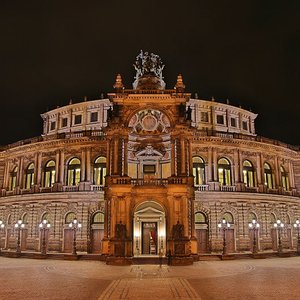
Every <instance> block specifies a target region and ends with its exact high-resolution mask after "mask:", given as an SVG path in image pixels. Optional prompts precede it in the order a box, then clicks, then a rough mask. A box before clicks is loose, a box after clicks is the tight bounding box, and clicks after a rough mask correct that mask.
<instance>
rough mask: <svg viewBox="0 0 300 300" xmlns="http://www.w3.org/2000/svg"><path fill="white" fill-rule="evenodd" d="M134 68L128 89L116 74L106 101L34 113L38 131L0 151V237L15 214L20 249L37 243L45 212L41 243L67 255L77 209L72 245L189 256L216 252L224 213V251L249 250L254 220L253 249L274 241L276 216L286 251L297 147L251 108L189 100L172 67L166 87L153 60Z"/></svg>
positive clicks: (8, 241) (7, 234)
mask: <svg viewBox="0 0 300 300" xmlns="http://www.w3.org/2000/svg"><path fill="white" fill-rule="evenodd" d="M145 55H148V54H146V53H145ZM159 66H160V67H161V65H158V66H157V65H156V68H158V67H159ZM136 69H137V76H136V80H135V83H134V87H135V88H134V89H125V88H124V86H123V84H122V78H121V76H120V75H118V76H117V79H116V83H115V85H114V89H115V90H114V93H111V94H108V97H107V98H106V99H99V100H93V101H84V102H81V103H76V104H72V103H70V104H69V105H67V106H64V107H61V108H56V109H54V110H52V111H49V112H47V113H44V114H42V119H43V121H44V130H43V134H42V135H41V136H40V137H37V138H32V139H28V140H24V141H20V142H17V143H14V144H11V145H8V146H6V147H4V148H3V149H2V151H1V152H0V186H1V197H0V220H2V221H3V222H4V223H5V230H4V232H3V233H2V234H1V245H0V247H1V248H3V249H11V250H13V249H15V248H16V234H17V233H16V230H14V224H15V223H16V222H17V220H18V219H21V220H22V221H23V223H25V229H23V230H22V232H21V249H22V251H24V250H31V251H40V250H41V235H40V230H39V227H38V224H39V223H40V222H41V220H43V219H47V220H48V221H49V222H50V223H51V229H50V230H49V232H48V234H47V248H48V251H56V252H65V253H70V252H72V239H73V232H72V230H71V229H70V228H69V226H68V224H69V223H70V222H71V221H72V220H73V219H74V218H75V217H76V218H77V219H78V220H79V221H80V222H81V223H82V228H81V230H80V231H79V232H78V236H77V249H78V250H79V251H83V252H88V253H102V254H104V255H110V256H111V257H117V256H121V257H123V256H125V257H140V256H145V255H146V256H148V255H150V256H151V255H154V256H155V255H158V254H162V255H166V254H167V253H168V252H169V250H170V252H171V253H172V255H173V256H178V257H189V256H190V255H197V254H201V253H220V252H221V251H222V250H223V235H222V234H223V233H222V231H220V230H219V228H218V223H219V222H220V221H221V220H222V219H223V218H225V219H226V220H227V221H228V222H229V223H230V228H229V229H228V230H227V231H226V242H227V245H226V246H227V253H241V252H246V251H251V250H252V247H253V233H252V231H251V230H249V228H248V223H249V222H250V221H251V220H252V219H256V220H257V221H258V222H259V223H260V230H259V232H258V236H257V246H258V250H259V251H267V250H274V251H277V248H278V236H277V234H278V232H277V231H276V230H275V229H274V227H273V223H274V222H275V221H276V220H277V219H280V220H281V221H282V222H283V223H284V224H285V227H284V229H283V230H282V231H281V242H282V246H283V249H295V248H296V246H297V234H296V232H295V230H294V229H293V226H292V224H293V223H294V222H295V220H296V219H297V218H299V217H300V204H299V202H300V200H299V191H300V155H299V154H300V152H299V147H293V146H289V145H287V144H284V143H281V142H279V141H274V140H270V139H266V138H262V137H259V136H257V135H256V133H255V118H256V116H257V115H256V114H254V113H253V112H250V111H246V110H244V109H242V108H237V107H234V106H231V105H229V104H223V103H218V102H216V101H214V99H212V100H211V101H207V100H200V99H193V98H192V97H191V94H189V93H186V92H185V86H184V84H183V80H182V77H181V76H180V75H179V76H178V78H177V82H176V85H175V87H174V89H169V90H167V89H165V84H164V82H163V79H162V76H161V74H160V73H159V72H158V71H157V69H155V70H156V71H157V72H154V71H153V70H152V69H151V68H148V69H147V68H145V70H144V73H142V72H140V71H139V70H140V69H139V66H137V67H136ZM161 71H162V69H161V70H160V72H161Z"/></svg>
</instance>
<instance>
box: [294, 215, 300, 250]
mask: <svg viewBox="0 0 300 300" xmlns="http://www.w3.org/2000/svg"><path fill="white" fill-rule="evenodd" d="M294 228H295V229H297V254H298V255H300V221H299V220H298V219H297V220H296V221H295V223H294Z"/></svg>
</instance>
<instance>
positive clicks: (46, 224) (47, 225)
mask: <svg viewBox="0 0 300 300" xmlns="http://www.w3.org/2000/svg"><path fill="white" fill-rule="evenodd" d="M50 227H51V225H50V223H49V222H48V221H47V220H46V219H45V220H43V221H42V222H41V223H40V224H39V228H40V230H41V235H42V248H41V253H42V254H43V255H46V254H47V247H46V230H49V229H50Z"/></svg>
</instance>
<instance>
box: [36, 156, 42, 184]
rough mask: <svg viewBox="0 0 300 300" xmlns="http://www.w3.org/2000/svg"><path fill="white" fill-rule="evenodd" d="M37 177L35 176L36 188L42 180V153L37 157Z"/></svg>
mask: <svg viewBox="0 0 300 300" xmlns="http://www.w3.org/2000/svg"><path fill="white" fill-rule="evenodd" d="M36 170H37V175H36V184H37V186H40V185H41V180H42V176H41V175H42V153H38V155H37V166H36Z"/></svg>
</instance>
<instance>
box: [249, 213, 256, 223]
mask: <svg viewBox="0 0 300 300" xmlns="http://www.w3.org/2000/svg"><path fill="white" fill-rule="evenodd" d="M253 220H255V221H257V217H256V214H255V213H253V212H250V213H249V215H248V222H249V223H251V222H252V221H253Z"/></svg>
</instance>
